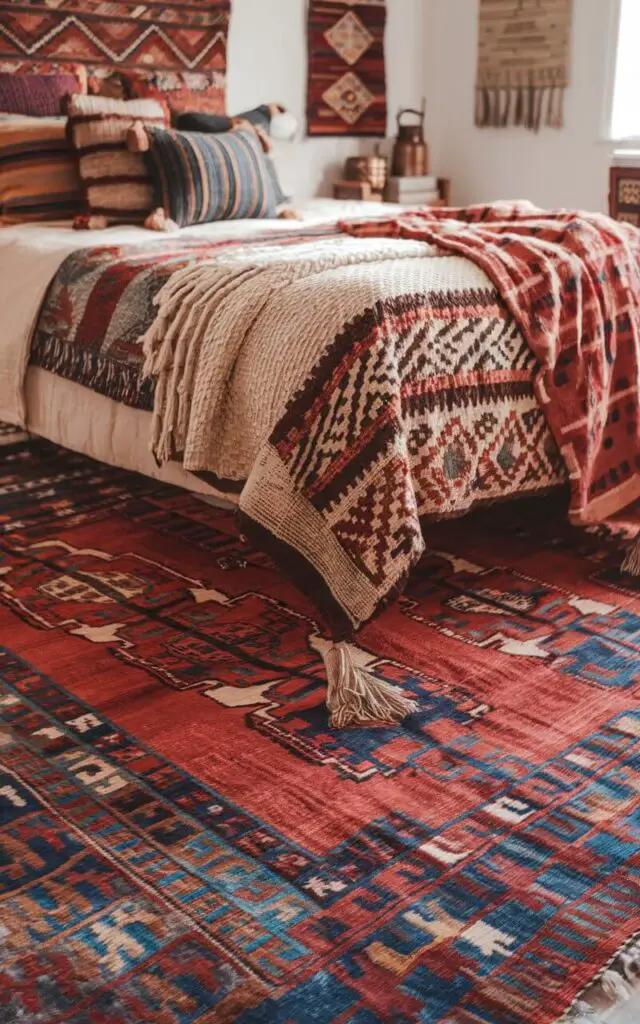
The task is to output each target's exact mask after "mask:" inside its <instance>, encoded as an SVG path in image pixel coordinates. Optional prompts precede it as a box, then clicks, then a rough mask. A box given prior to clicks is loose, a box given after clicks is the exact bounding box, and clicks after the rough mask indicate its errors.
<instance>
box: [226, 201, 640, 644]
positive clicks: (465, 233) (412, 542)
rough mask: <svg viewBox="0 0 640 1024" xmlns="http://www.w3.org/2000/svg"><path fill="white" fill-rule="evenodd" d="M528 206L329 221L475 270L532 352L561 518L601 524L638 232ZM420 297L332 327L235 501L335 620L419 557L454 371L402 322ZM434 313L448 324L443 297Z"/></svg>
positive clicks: (637, 266)
mask: <svg viewBox="0 0 640 1024" xmlns="http://www.w3.org/2000/svg"><path fill="white" fill-rule="evenodd" d="M532 209H534V208H532V207H531V206H529V205H528V204H527V206H526V207H525V208H524V209H523V208H519V207H517V206H516V207H512V206H510V205H505V204H503V205H500V206H495V207H469V208H466V209H463V210H440V211H419V212H415V213H407V214H404V215H401V216H398V217H395V218H391V219H389V220H383V219H379V220H373V221H367V222H356V223H354V224H346V225H342V228H343V230H344V231H346V232H348V233H349V234H351V235H354V236H357V237H360V238H371V239H376V240H378V239H380V238H384V237H386V238H390V239H406V240H413V241H423V242H428V243H430V244H432V245H437V246H438V247H439V248H440V249H441V250H444V251H445V252H448V253H449V254H450V255H452V256H454V255H455V256H456V257H460V256H462V257H464V258H465V260H469V261H471V262H472V263H474V264H476V265H477V266H478V267H479V268H481V270H483V271H484V272H485V273H486V274H487V276H488V277H489V278H490V280H491V281H492V283H493V284H494V286H495V287H496V289H497V293H498V295H499V297H500V301H501V303H502V305H503V306H504V307H506V309H507V310H508V311H509V312H510V314H511V316H512V317H513V319H514V321H515V323H516V324H518V326H519V328H520V332H521V334H520V336H521V337H522V338H523V339H524V341H525V343H526V344H527V346H528V348H529V350H530V351H531V352H533V354H534V356H535V357H536V359H537V364H538V370H537V373H536V381H535V386H536V393H537V397H538V401H539V405H540V408H541V409H542V410H543V412H544V414H545V416H546V419H547V422H548V424H549V427H550V428H551V432H552V433H553V435H554V437H555V440H556V443H557V445H558V448H559V450H560V452H561V455H562V457H563V458H564V461H565V464H566V466H567V469H568V472H569V477H570V483H571V489H572V494H571V504H570V518H571V520H572V521H573V522H576V523H585V522H594V521H602V520H605V519H607V518H608V517H609V516H611V515H613V514H615V513H616V512H618V511H619V510H620V509H622V508H624V507H625V506H626V505H629V504H631V503H632V502H633V501H635V500H636V499H637V498H638V497H640V411H639V408H638V379H639V376H638V375H639V372H640V232H638V231H637V230H636V229H634V228H632V227H631V226H629V225H625V224H616V223H614V222H613V221H611V220H609V218H606V217H602V216H599V215H595V214H593V215H591V214H572V213H560V214H544V213H542V212H541V211H537V212H531V211H532ZM470 302H471V297H470ZM422 305H423V299H422V298H421V297H419V296H407V297H406V299H405V301H404V302H403V303H402V304H401V305H400V307H399V308H398V309H396V308H394V307H393V306H392V305H391V304H385V303H379V304H377V305H376V306H375V307H374V308H373V309H371V310H368V311H367V313H366V315H364V316H362V317H361V318H359V319H358V320H357V321H356V322H354V323H353V324H351V325H350V326H349V328H348V329H345V331H344V332H343V333H342V334H341V335H340V336H339V337H338V338H336V340H335V342H334V343H333V345H331V346H330V347H329V348H328V349H327V350H326V352H325V353H324V354H323V356H322V358H321V359H320V360H319V361H318V363H317V365H316V366H315V367H314V369H313V370H312V372H311V373H310V374H309V376H308V377H307V380H306V382H305V384H304V386H303V387H302V388H300V389H299V391H298V393H297V394H296V395H295V396H294V397H293V398H292V400H291V402H290V403H289V405H288V407H287V409H286V411H285V413H284V415H283V417H282V419H281V420H280V422H279V423H278V424H277V426H276V428H275V429H274V431H273V432H272V434H271V437H270V438H269V439H268V441H267V442H266V443H265V445H264V447H263V450H262V453H261V455H260V456H259V457H258V460H257V462H256V466H255V468H254V470H253V472H252V474H251V475H250V477H249V481H248V483H247V486H246V487H245V491H244V492H243V495H242V498H241V508H242V510H243V512H244V513H245V516H246V519H245V527H246V529H247V531H248V532H249V534H250V535H251V536H252V538H253V539H254V540H255V541H256V542H259V543H260V544H262V545H263V546H264V547H266V548H267V549H268V550H270V551H271V552H272V554H273V555H274V557H277V558H279V559H280V561H281V564H283V565H284V564H286V565H287V566H288V568H289V569H290V571H292V572H294V573H295V574H296V576H297V578H298V579H299V581H300V582H301V583H302V584H303V585H304V586H305V587H307V588H309V587H311V588H312V591H313V592H314V594H315V595H316V597H317V599H318V603H319V605H320V606H321V607H322V608H323V610H324V612H325V615H327V617H328V618H330V620H331V621H333V622H334V623H335V624H336V626H337V627H339V628H343V629H345V630H348V628H349V627H350V626H351V627H353V628H356V629H357V628H358V627H359V626H360V625H361V624H362V623H363V622H366V621H367V619H368V618H370V617H371V616H372V615H373V614H375V613H376V611H380V609H381V608H383V607H384V605H385V604H386V603H388V602H389V601H390V600H392V599H393V598H394V597H395V596H396V595H397V594H398V592H400V591H401V590H402V587H403V586H404V584H405V582H406V578H407V574H408V573H409V571H410V570H411V568H412V567H413V566H414V565H415V564H416V563H417V561H418V559H419V558H420V555H421V553H422V550H423V545H424V540H423V532H422V530H421V525H420V518H421V516H422V515H424V512H425V507H424V506H425V493H427V492H428V489H429V486H430V485H431V483H432V462H431V458H430V451H429V445H428V437H429V431H430V430H432V429H433V422H434V420H437V418H438V416H439V415H440V416H445V415H446V414H445V411H444V407H443V405H441V404H440V405H439V404H438V402H437V400H436V396H437V395H438V382H439V381H442V380H446V386H447V388H448V389H450V393H451V397H452V398H453V400H454V401H455V400H456V398H457V396H459V395H460V394H462V393H463V392H464V388H465V385H466V384H467V379H466V374H465V371H466V370H468V369H471V366H467V367H460V368H458V370H456V371H454V372H453V373H452V371H451V370H450V368H448V367H446V361H443V357H442V356H441V355H440V353H438V355H435V356H434V355H432V352H431V349H430V347H429V345H428V342H426V341H425V336H424V335H423V334H421V333H420V332H419V331H417V332H416V333H413V332H411V331H406V330H405V329H404V328H405V325H406V322H407V320H408V319H409V318H410V317H412V316H413V314H414V310H415V309H420V308H421V306H422ZM450 314H451V316H452V318H454V319H455V318H456V317H464V315H465V313H464V301H463V300H461V299H460V297H458V301H457V303H456V305H455V307H454V308H452V309H451V310H450ZM481 315H482V314H481V312H480V311H479V310H477V309H476V311H475V313H472V316H476V317H477V316H481ZM403 318H404V319H403ZM489 336H490V326H489V323H488V322H487V323H486V325H485V324H483V325H482V328H481V330H480V333H479V335H477V336H476V344H477V352H478V358H479V360H480V361H481V359H482V358H483V357H484V355H485V354H486V353H487V352H488V351H489V350H490V347H491V346H490V344H489V343H488V340H487V339H488V338H489ZM438 357H440V361H439V359H438ZM430 359H433V364H431V363H430ZM480 366H481V362H479V363H476V364H475V365H474V367H473V368H474V369H477V368H479V367H480ZM447 374H448V376H447ZM496 383H497V381H496ZM464 453H465V449H464V447H463V448H462V449H461V456H460V458H461V459H463V458H464V457H465V454H464ZM455 506H456V503H455V500H454V501H453V503H452V507H451V509H450V510H449V511H450V513H455V511H456V507H455ZM462 510H463V509H462V508H461V507H460V508H459V509H458V511H462ZM273 538H275V541H274V539H273Z"/></svg>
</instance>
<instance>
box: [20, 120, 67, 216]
mask: <svg viewBox="0 0 640 1024" xmlns="http://www.w3.org/2000/svg"><path fill="white" fill-rule="evenodd" d="M65 129H66V126H65V121H64V118H55V119H54V118H37V117H20V116H17V117H11V116H7V117H6V118H0V224H18V223H21V222H22V221H44V220H71V219H72V218H73V217H74V216H75V215H76V214H77V213H78V212H79V210H80V209H81V206H82V188H81V185H80V179H79V178H78V172H77V170H76V165H75V160H74V158H73V153H72V152H71V150H70V148H69V143H68V141H67V136H66V130H65Z"/></svg>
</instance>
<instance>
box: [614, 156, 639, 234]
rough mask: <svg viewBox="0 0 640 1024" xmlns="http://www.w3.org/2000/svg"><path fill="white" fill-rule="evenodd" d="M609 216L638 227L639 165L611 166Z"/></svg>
mask: <svg viewBox="0 0 640 1024" xmlns="http://www.w3.org/2000/svg"><path fill="white" fill-rule="evenodd" d="M609 216H610V217H613V219H614V220H623V221H627V223H629V224H635V225H636V227H640V167H619V166H618V167H612V168H611V172H610V175H609Z"/></svg>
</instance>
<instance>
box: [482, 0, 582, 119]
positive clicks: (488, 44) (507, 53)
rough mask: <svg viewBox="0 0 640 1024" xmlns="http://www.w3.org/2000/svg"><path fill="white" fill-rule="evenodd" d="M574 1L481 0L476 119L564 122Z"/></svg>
mask: <svg viewBox="0 0 640 1024" xmlns="http://www.w3.org/2000/svg"><path fill="white" fill-rule="evenodd" d="M572 4H573V0H480V25H479V40H478V75H477V81H476V116H475V121H476V124H477V125H478V126H479V127H480V128H506V127H508V126H510V125H520V126H524V127H525V128H528V129H530V130H531V131H536V132H537V131H538V130H539V129H540V127H541V126H542V125H548V126H550V127H553V128H560V127H562V125H563V123H564V92H565V89H566V87H567V86H568V84H569V60H570V50H571V23H572Z"/></svg>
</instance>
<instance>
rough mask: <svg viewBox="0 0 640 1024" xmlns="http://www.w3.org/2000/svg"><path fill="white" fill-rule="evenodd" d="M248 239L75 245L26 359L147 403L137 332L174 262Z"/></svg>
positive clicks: (262, 239) (291, 238)
mask: <svg viewBox="0 0 640 1024" xmlns="http://www.w3.org/2000/svg"><path fill="white" fill-rule="evenodd" d="M334 232H335V229H334ZM319 233H320V234H322V235H326V234H329V233H333V232H330V229H327V228H323V229H322V231H321V232H318V230H317V229H316V230H315V231H314V230H313V229H311V230H310V229H306V230H305V231H304V232H300V231H294V232H291V233H289V232H282V233H280V234H278V235H277V238H275V239H274V236H273V235H268V234H264V233H263V234H260V233H259V231H257V232H256V234H255V236H253V237H254V239H255V241H256V242H259V244H260V245H261V246H268V245H270V244H274V245H285V244H287V242H298V241H300V239H301V238H302V239H305V238H313V237H316V235H317V234H319ZM245 243H246V240H245V239H237V240H233V241H225V242H211V241H197V240H194V239H192V238H191V239H189V238H177V237H170V238H160V239H159V240H158V241H157V242H153V243H152V244H148V243H145V244H144V245H119V246H99V247H96V248H95V249H78V250H77V251H76V252H74V253H72V255H71V256H69V257H67V259H66V260H65V261H64V262H63V264H62V266H61V267H60V270H59V271H58V273H57V274H56V276H55V278H54V279H53V281H52V283H51V286H50V288H49V290H48V292H47V297H46V299H45V302H44V304H43V306H42V310H41V312H40V316H39V318H38V323H37V325H36V329H35V332H34V337H33V344H32V348H31V363H32V364H33V365H35V366H40V367H42V368H43V369H45V370H49V371H50V372H51V373H56V374H58V376H60V377H65V378H66V379H67V380H73V381H75V382H76V383H78V384H82V385H83V386H84V387H87V388H91V389H92V390H93V391H97V392H98V393H99V394H101V395H105V396H106V397H107V398H113V399H115V400H116V401H118V402H123V403H124V404H126V405H131V406H133V407H134V408H138V409H147V410H150V409H152V408H153V395H154V384H153V381H152V380H151V379H150V378H143V376H142V364H143V361H144V356H143V352H142V346H141V344H140V338H141V336H142V335H143V334H144V333H145V331H146V330H147V329H148V327H149V326H150V325H151V324H152V322H153V320H154V318H155V315H156V309H155V306H154V299H155V297H156V295H157V294H158V292H159V291H160V289H161V288H162V286H163V285H164V284H166V282H167V281H168V279H169V278H170V277H171V275H172V274H173V273H175V272H176V271H177V270H181V269H182V268H183V267H186V266H188V265H190V264H191V263H200V262H207V261H209V260H211V259H213V258H214V257H215V256H216V255H217V254H218V253H220V252H222V251H224V250H225V249H232V248H234V247H237V246H239V245H242V244H245Z"/></svg>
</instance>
